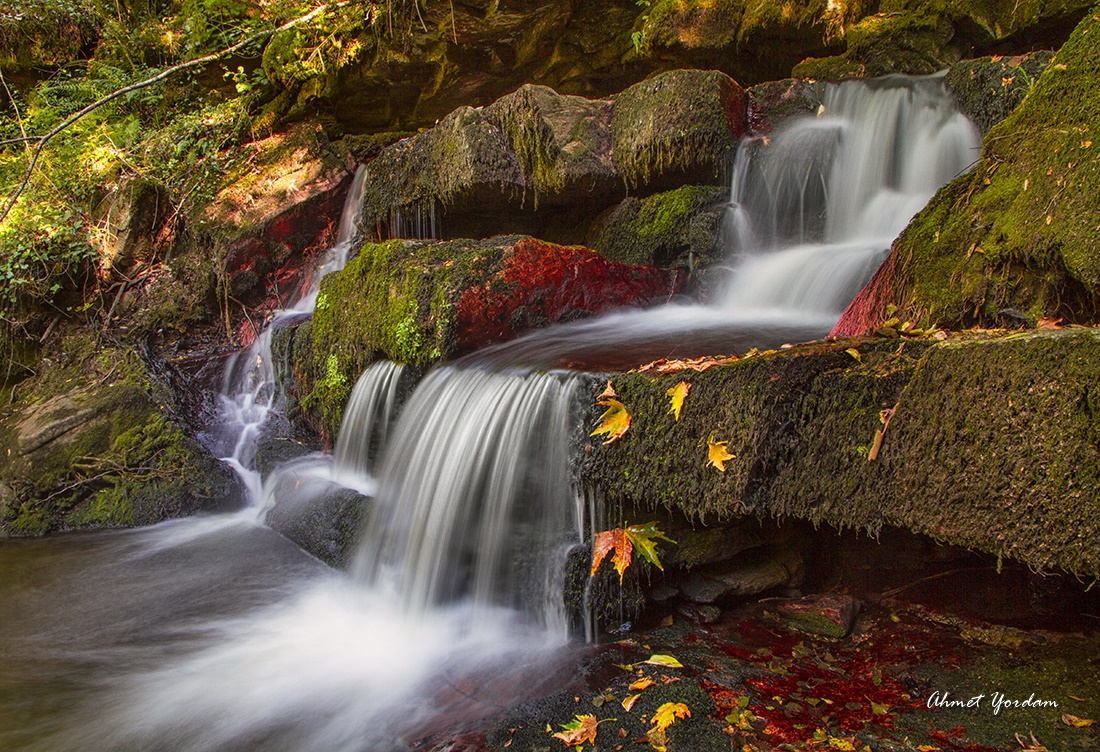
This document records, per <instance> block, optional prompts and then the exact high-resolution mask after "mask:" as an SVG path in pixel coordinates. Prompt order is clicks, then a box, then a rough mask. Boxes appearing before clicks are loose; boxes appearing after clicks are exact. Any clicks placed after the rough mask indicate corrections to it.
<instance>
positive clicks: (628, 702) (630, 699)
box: [623, 695, 641, 713]
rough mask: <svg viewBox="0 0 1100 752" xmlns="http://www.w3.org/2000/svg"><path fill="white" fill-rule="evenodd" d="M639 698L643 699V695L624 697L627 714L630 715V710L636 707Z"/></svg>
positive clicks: (624, 708)
mask: <svg viewBox="0 0 1100 752" xmlns="http://www.w3.org/2000/svg"><path fill="white" fill-rule="evenodd" d="M639 697H641V695H627V696H626V697H624V698H623V710H625V711H626V712H628V713H629V712H630V709H631V708H632V707H634V703H636V702H637V701H638V698H639Z"/></svg>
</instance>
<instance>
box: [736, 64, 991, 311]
mask: <svg viewBox="0 0 1100 752" xmlns="http://www.w3.org/2000/svg"><path fill="white" fill-rule="evenodd" d="M979 149H980V142H979V139H978V132H977V129H976V128H975V127H974V125H973V124H972V123H971V122H970V121H969V120H968V119H967V118H966V117H964V116H963V115H962V114H960V113H959V112H958V111H956V109H955V107H954V103H953V101H952V99H951V96H950V94H948V92H947V89H946V88H945V86H944V84H943V78H942V76H933V77H927V78H917V79H912V78H901V77H890V78H886V79H881V80H879V81H875V82H862V81H848V82H845V83H842V84H840V85H838V86H831V87H829V88H828V89H827V90H826V93H825V97H824V101H823V105H822V110H821V112H820V113H819V115H818V117H817V118H810V119H800V120H795V121H792V122H791V123H789V124H787V125H785V126H784V127H782V128H781V129H780V130H779V131H778V132H777V133H775V134H774V135H773V136H772V137H771V138H770V139H763V138H754V139H751V140H749V141H748V142H746V143H745V144H744V145H743V147H742V149H741V150H740V151H739V153H738V157H737V164H736V166H735V168H734V181H733V186H732V190H731V206H732V208H731V212H730V223H729V224H730V225H731V231H730V232H729V233H727V235H728V236H729V237H730V238H731V241H732V243H733V244H734V247H733V248H732V249H730V250H731V252H732V254H733V256H734V262H735V264H736V266H735V273H734V279H733V283H732V284H731V285H730V288H729V290H728V291H727V292H726V294H725V296H724V297H725V300H724V304H725V307H726V308H727V309H729V310H732V311H743V310H750V311H760V310H765V309H769V308H771V309H779V310H783V311H802V312H805V313H806V314H807V315H817V314H825V315H828V316H834V317H839V316H840V314H841V313H842V312H843V310H844V307H845V306H847V305H848V303H849V302H851V300H852V298H853V297H854V296H855V294H856V293H857V292H858V291H859V288H860V287H862V286H863V285H864V284H865V283H866V282H867V280H868V279H869V278H870V276H871V274H873V273H874V270H875V269H876V268H877V267H878V265H879V264H880V263H881V262H882V260H883V258H884V256H885V254H886V252H887V251H888V249H889V247H890V243H891V242H893V239H894V238H895V237H897V235H898V233H900V232H901V230H902V229H904V227H905V225H906V224H908V223H909V220H910V219H912V218H913V216H914V215H915V214H916V213H917V212H919V211H920V210H921V209H922V208H923V207H924V205H925V204H926V203H928V200H929V199H930V198H932V196H933V194H935V192H936V191H937V190H939V189H940V187H941V186H943V185H945V184H946V183H947V182H948V181H950V180H952V179H953V178H955V177H956V176H958V175H960V174H961V173H962V172H964V171H965V170H966V169H967V168H968V167H970V166H971V165H973V164H974V163H975V162H976V161H977V158H978V154H979ZM834 320H835V319H834Z"/></svg>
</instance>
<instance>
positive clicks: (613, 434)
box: [590, 397, 630, 444]
mask: <svg viewBox="0 0 1100 752" xmlns="http://www.w3.org/2000/svg"><path fill="white" fill-rule="evenodd" d="M597 404H600V405H603V406H604V407H606V408H607V409H606V410H605V411H604V413H603V415H601V416H600V424H599V425H598V426H596V430H595V431H593V432H592V433H591V434H590V435H591V436H595V435H597V434H601V433H605V434H607V441H605V442H604V444H610V443H611V442H613V441H618V440H619V439H620V438H622V435H623V434H624V433H626V429H628V428H630V413H629V412H628V411H627V409H626V406H625V405H624V404H623V403H622V402H619V400H617V399H612V398H611V397H608V398H606V399H602V400H600V401H599V402H598V403H597Z"/></svg>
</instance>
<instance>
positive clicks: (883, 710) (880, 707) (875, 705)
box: [871, 702, 890, 715]
mask: <svg viewBox="0 0 1100 752" xmlns="http://www.w3.org/2000/svg"><path fill="white" fill-rule="evenodd" d="M871 712H872V713H874V714H875V715H886V714H887V713H889V712H890V706H889V705H888V704H886V703H884V702H872V703H871Z"/></svg>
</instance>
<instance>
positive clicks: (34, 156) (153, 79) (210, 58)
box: [0, 3, 343, 225]
mask: <svg viewBox="0 0 1100 752" xmlns="http://www.w3.org/2000/svg"><path fill="white" fill-rule="evenodd" d="M342 4H343V3H341V5H342ZM328 7H329V6H328V5H327V4H326V5H320V6H318V7H316V8H314V9H313V10H312V11H310V12H309V13H307V14H305V15H304V16H299V17H298V18H295V19H293V20H292V21H287V22H286V23H285V24H283V25H282V26H278V27H276V28H274V29H268V30H266V31H259V32H256V33H255V34H252V35H251V36H249V37H248V38H247V39H244V40H243V41H240V42H237V43H236V44H234V45H232V46H230V47H226V48H225V49H224V50H221V51H220V52H213V53H211V54H209V55H204V56H203V57H198V58H195V59H194V60H188V61H187V62H184V63H180V64H179V65H173V66H172V67H171V68H166V69H164V70H162V71H161V72H160V73H158V74H156V75H155V76H150V77H149V78H147V79H145V80H144V81H139V82H137V83H136V84H131V85H129V86H124V87H122V88H121V89H117V90H115V91H113V92H111V93H110V94H107V95H106V96H103V97H100V98H99V99H97V100H96V101H94V102H92V103H91V104H90V105H88V106H87V107H85V108H84V109H82V110H80V111H79V112H76V113H75V114H73V115H71V116H70V117H68V118H67V119H66V120H64V121H63V122H62V123H61V124H60V125H57V126H54V128H53V129H52V130H50V131H49V132H48V133H46V134H45V135H43V136H41V137H39V140H38V144H37V145H36V146H35V147H34V150H33V151H32V152H31V160H30V163H29V164H28V165H27V169H26V171H25V172H24V173H23V179H22V180H21V181H20V183H19V187H18V188H16V189H15V193H13V194H12V196H11V198H10V199H9V200H8V204H7V206H6V207H4V213H3V214H0V225H2V224H3V223H4V222H5V220H7V218H8V214H10V213H11V210H12V208H14V207H15V204H16V202H17V201H18V200H19V197H20V196H21V195H22V194H23V191H24V189H26V187H27V184H28V183H29V182H30V179H31V175H32V174H33V173H34V168H35V165H37V164H38V158H39V157H40V156H41V155H42V149H43V147H45V145H46V144H47V143H48V142H49V140H50V139H51V138H53V137H54V136H56V135H57V134H58V133H60V132H61V131H63V130H65V129H66V128H68V127H69V126H70V125H72V124H73V123H75V122H76V121H77V120H80V119H81V118H82V117H84V116H85V115H87V114H88V113H90V112H92V111H94V110H97V109H99V108H100V107H102V106H103V105H105V104H108V103H109V102H113V101H114V100H116V99H118V98H119V97H121V96H123V95H124V94H129V93H130V92H133V91H137V90H138V89H144V88H146V87H148V86H152V85H153V84H155V83H159V82H161V81H163V80H164V79H166V78H168V77H169V76H171V75H172V74H174V73H179V72H180V71H184V70H189V69H191V68H197V67H199V66H202V65H206V64H207V63H212V62H214V61H215V60H219V59H221V58H223V57H228V56H230V55H233V54H234V53H236V52H237V51H239V50H242V49H244V48H245V47H247V46H249V45H250V44H253V43H255V42H258V41H260V40H261V39H266V38H268V37H270V36H273V35H275V34H277V33H279V32H280V31H286V30H287V29H290V28H293V27H295V26H297V25H299V24H303V23H306V22H307V21H311V20H313V19H314V18H316V17H317V16H318V15H320V14H321V13H322V12H324V11H325V10H326V9H327V8H328Z"/></svg>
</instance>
